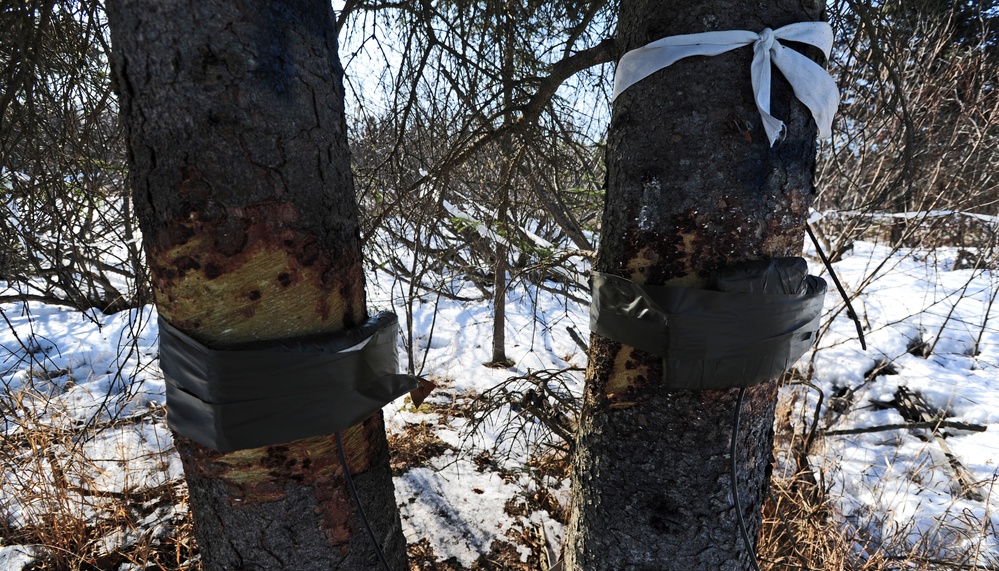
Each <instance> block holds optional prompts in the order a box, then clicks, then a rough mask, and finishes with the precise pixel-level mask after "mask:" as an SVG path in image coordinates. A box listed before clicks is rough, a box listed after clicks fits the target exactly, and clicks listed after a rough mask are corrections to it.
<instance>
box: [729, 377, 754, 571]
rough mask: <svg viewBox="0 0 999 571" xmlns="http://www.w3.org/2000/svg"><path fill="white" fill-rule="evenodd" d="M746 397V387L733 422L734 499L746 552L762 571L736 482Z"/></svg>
mask: <svg viewBox="0 0 999 571" xmlns="http://www.w3.org/2000/svg"><path fill="white" fill-rule="evenodd" d="M745 396H746V387H739V398H738V399H737V400H736V403H735V420H733V421H732V451H731V454H732V498H733V499H734V500H735V515H736V518H737V519H738V520H739V531H740V532H742V541H743V542H744V543H745V544H746V551H747V552H748V553H749V560H750V562H752V564H753V569H755V570H756V571H760V564H759V562H758V561H756V550H755V549H754V548H753V541H752V540H751V539H750V538H749V531H747V530H746V522H745V521H744V520H743V519H742V502H740V501H739V483H738V482H737V481H736V473H737V472H738V462H736V455H735V453H736V446H735V444H736V437H738V436H739V414H740V413H741V411H742V401H743V399H744V398H745Z"/></svg>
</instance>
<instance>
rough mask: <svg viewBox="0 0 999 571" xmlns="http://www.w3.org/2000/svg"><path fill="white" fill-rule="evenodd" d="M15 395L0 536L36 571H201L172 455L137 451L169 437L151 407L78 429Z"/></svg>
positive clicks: (53, 410) (5, 451)
mask: <svg viewBox="0 0 999 571" xmlns="http://www.w3.org/2000/svg"><path fill="white" fill-rule="evenodd" d="M25 390H26V391H27V390H30V388H29V389H25ZM8 396H12V395H9V394H8ZM17 396H18V397H21V398H9V399H7V400H8V402H10V403H15V404H16V406H15V408H13V409H12V410H7V411H5V415H4V416H5V419H6V421H7V426H6V428H7V436H6V441H5V443H4V446H3V447H2V448H0V477H2V481H3V487H4V494H3V496H2V497H0V537H3V543H5V544H8V545H24V546H29V547H30V549H29V550H28V551H29V552H30V553H32V554H33V555H34V557H35V561H34V562H32V563H31V564H30V567H29V568H30V569H31V570H32V571H50V570H51V571H70V570H72V571H76V570H80V571H91V570H97V569H116V570H117V569H122V570H131V569H134V570H138V569H170V570H179V571H198V570H199V569H200V565H199V564H198V563H197V558H196V556H195V552H196V548H195V545H194V540H193V536H192V534H191V522H190V519H191V516H190V512H189V510H188V509H187V488H186V486H185V485H184V482H183V480H182V479H181V478H179V477H177V472H178V471H179V470H178V469H172V461H173V460H174V459H173V458H171V456H173V455H175V453H174V452H173V449H172V448H171V449H170V450H168V451H162V450H161V449H160V446H159V445H158V443H156V445H154V446H152V447H151V448H150V447H143V446H141V445H136V443H137V442H139V443H141V442H142V441H143V439H144V438H155V436H156V435H157V434H162V436H163V437H164V438H169V436H168V431H167V429H166V427H165V425H164V424H163V420H162V418H160V417H159V415H157V414H156V411H155V410H153V409H150V411H148V412H145V413H142V414H139V415H136V416H134V417H132V418H129V419H122V418H118V419H116V420H115V421H114V422H112V423H108V424H107V425H105V426H92V427H90V428H81V427H80V426H79V423H78V422H77V421H75V420H74V417H73V415H72V414H70V411H68V410H65V409H60V408H59V407H58V405H57V402H56V400H55V399H46V398H45V395H39V394H35V395H25V394H20V395H17ZM39 403H44V405H45V407H44V409H41V408H40V407H39V406H38V404H39Z"/></svg>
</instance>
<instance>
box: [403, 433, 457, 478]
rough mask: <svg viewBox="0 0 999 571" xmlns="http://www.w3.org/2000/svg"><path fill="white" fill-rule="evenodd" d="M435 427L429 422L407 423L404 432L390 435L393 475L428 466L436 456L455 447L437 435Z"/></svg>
mask: <svg viewBox="0 0 999 571" xmlns="http://www.w3.org/2000/svg"><path fill="white" fill-rule="evenodd" d="M435 428H436V427H435V425H433V424H430V423H429V422H421V423H419V424H407V425H406V427H405V429H403V431H402V432H400V433H394V434H389V435H388V443H389V464H390V465H391V467H392V475H393V476H396V477H398V476H401V475H402V474H403V473H404V472H406V471H408V470H411V469H413V468H418V467H421V466H427V465H428V464H430V461H431V460H433V459H434V458H437V457H438V456H441V455H443V454H445V453H446V452H448V451H452V450H454V449H455V448H454V446H451V445H450V444H448V443H446V442H444V441H443V440H441V439H440V438H439V437H438V436H437V432H436V430H435Z"/></svg>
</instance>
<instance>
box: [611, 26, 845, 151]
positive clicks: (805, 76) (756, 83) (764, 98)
mask: <svg viewBox="0 0 999 571" xmlns="http://www.w3.org/2000/svg"><path fill="white" fill-rule="evenodd" d="M777 40H787V41H792V42H801V43H805V44H810V45H813V46H815V47H817V48H819V49H820V50H822V53H824V54H825V56H826V58H828V57H829V51H830V50H831V49H832V43H833V33H832V27H831V26H830V25H829V24H827V23H825V22H798V23H796V24H790V25H787V26H784V27H782V28H778V29H776V30H771V29H770V28H767V29H765V30H763V31H762V32H760V33H759V34H757V33H755V32H748V31H744V30H730V31H725V32H703V33H700V34H684V35H680V36H670V37H667V38H663V39H661V40H656V41H654V42H651V43H649V44H646V45H644V46H642V47H640V48H638V49H635V50H631V51H630V52H628V53H626V54H624V57H622V58H621V61H620V62H618V66H617V73H616V74H615V76H614V96H613V98H614V99H616V98H617V96H618V95H620V94H621V93H622V92H623V91H624V90H625V89H628V88H629V87H631V86H632V85H633V84H635V83H637V82H639V81H641V80H643V79H645V78H646V77H648V76H650V75H652V74H653V73H655V72H657V71H659V70H660V69H663V68H665V67H669V66H670V65H672V64H673V63H674V62H676V61H678V60H681V59H683V58H685V57H690V56H716V55H719V54H723V53H725V52H727V51H731V50H734V49H736V48H739V47H742V46H746V45H749V44H753V54H754V55H753V63H752V66H751V67H750V72H751V75H752V80H753V93H754V96H755V99H756V107H757V108H758V109H759V111H760V116H761V117H762V118H763V128H764V129H765V130H766V132H767V138H769V139H770V145H771V146H773V145H774V143H776V142H777V140H778V139H780V137H781V134H782V133H783V131H784V122H783V121H781V120H780V119H777V118H776V117H774V116H772V115H771V114H770V63H771V62H773V64H774V65H776V66H777V69H779V70H780V72H781V73H782V74H783V75H784V77H785V78H786V79H787V81H788V83H790V84H791V88H792V89H793V90H794V95H795V97H797V98H798V99H799V100H800V101H801V102H802V103H804V104H805V105H806V106H807V107H808V109H809V110H811V112H812V117H813V118H814V119H815V124H816V125H817V126H818V128H819V137H823V138H825V137H829V136H830V135H831V134H832V120H833V115H834V114H835V113H836V108H837V107H838V106H839V89H837V87H836V82H835V81H833V78H832V77H830V76H829V74H828V73H827V72H826V70H825V69H823V68H822V66H820V65H818V64H817V63H815V62H813V61H812V60H810V59H808V58H807V57H805V56H804V55H802V54H800V53H798V52H796V51H794V50H790V49H787V48H785V47H784V46H782V45H781V44H780V42H778V41H777Z"/></svg>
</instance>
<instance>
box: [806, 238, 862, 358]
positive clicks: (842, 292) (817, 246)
mask: <svg viewBox="0 0 999 571" xmlns="http://www.w3.org/2000/svg"><path fill="white" fill-rule="evenodd" d="M805 231H806V232H808V237H809V238H811V239H812V244H815V251H816V252H818V254H819V259H820V260H822V264H823V265H825V267H826V269H827V270H829V277H831V278H832V281H833V283H834V284H836V289H837V290H839V295H841V296H842V297H843V301H845V302H846V315H847V316H848V317H850V319H853V323H854V324H855V325H856V326H857V337H859V338H860V348H861V349H863V350H864V351H866V350H867V341H866V340H865V339H864V327H863V326H862V325H861V324H860V318H859V317H857V312H856V311H854V310H853V304H852V303H850V296H848V295H846V290H845V289H843V284H841V283H839V278H838V277H837V276H836V272H834V271H833V268H832V264H831V263H830V262H829V258H827V257H826V253H825V252H823V251H822V246H821V245H820V244H819V239H818V238H816V237H815V233H813V232H812V226H811V224H805Z"/></svg>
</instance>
